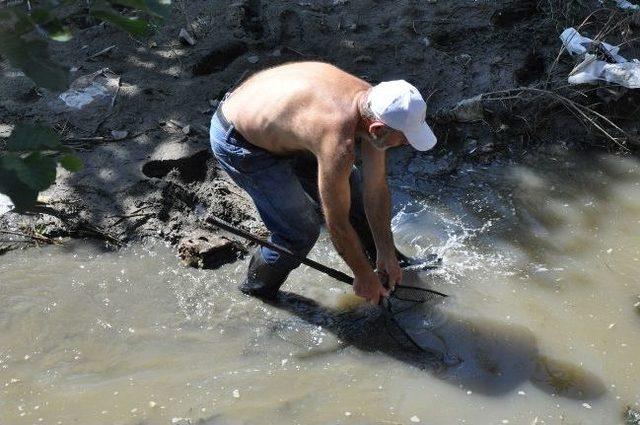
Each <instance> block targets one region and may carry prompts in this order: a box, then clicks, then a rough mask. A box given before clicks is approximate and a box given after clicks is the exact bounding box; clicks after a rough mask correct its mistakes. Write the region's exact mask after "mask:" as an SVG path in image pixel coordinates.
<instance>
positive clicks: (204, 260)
mask: <svg viewBox="0 0 640 425" xmlns="http://www.w3.org/2000/svg"><path fill="white" fill-rule="evenodd" d="M245 253H246V251H245V250H244V248H242V247H241V246H240V244H238V243H237V242H234V241H231V240H229V239H227V238H223V237H220V236H215V235H212V234H210V233H206V232H198V233H196V234H193V235H192V236H191V237H187V238H185V239H183V240H182V241H181V242H180V244H179V245H178V256H179V257H180V260H181V261H182V263H183V264H184V265H186V266H190V267H196V268H200V269H217V268H219V267H221V266H222V265H224V264H227V263H231V262H234V261H235V260H237V259H238V257H240V256H242V255H244V254H245Z"/></svg>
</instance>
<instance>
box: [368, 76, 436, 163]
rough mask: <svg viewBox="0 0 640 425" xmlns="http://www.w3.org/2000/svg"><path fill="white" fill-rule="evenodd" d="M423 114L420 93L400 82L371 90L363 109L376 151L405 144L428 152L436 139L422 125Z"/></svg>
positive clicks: (425, 111)
mask: <svg viewBox="0 0 640 425" xmlns="http://www.w3.org/2000/svg"><path fill="white" fill-rule="evenodd" d="M426 113H427V104H426V102H425V101H424V99H423V98H422V96H421V95H420V92H419V91H418V89H416V88H415V87H414V86H412V85H411V84H409V83H407V82H406V81H404V80H397V81H386V82H383V83H380V84H378V85H377V86H374V87H372V88H371V89H370V90H369V92H368V94H367V98H366V101H365V107H364V108H363V117H364V118H366V119H367V131H368V133H369V135H370V136H371V141H372V143H373V144H374V146H376V147H377V148H378V149H386V148H389V147H394V146H399V145H401V144H403V143H404V142H405V141H406V142H408V143H409V144H410V145H411V146H413V147H414V148H415V149H417V150H420V151H426V150H429V149H431V148H432V147H433V146H435V144H436V142H437V139H436V136H435V135H434V134H433V132H432V131H431V129H430V128H429V126H428V125H427V123H426V122H425V117H426Z"/></svg>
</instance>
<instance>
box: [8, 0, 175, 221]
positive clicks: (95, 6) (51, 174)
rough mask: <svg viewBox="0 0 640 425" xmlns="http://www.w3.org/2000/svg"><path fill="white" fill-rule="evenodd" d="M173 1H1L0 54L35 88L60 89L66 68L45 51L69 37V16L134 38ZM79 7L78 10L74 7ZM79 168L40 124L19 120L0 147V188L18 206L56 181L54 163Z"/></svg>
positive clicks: (160, 17)
mask: <svg viewBox="0 0 640 425" xmlns="http://www.w3.org/2000/svg"><path fill="white" fill-rule="evenodd" d="M170 4H171V0H40V1H38V0H0V59H2V58H4V59H5V60H6V61H7V62H8V63H9V64H10V65H11V66H12V67H14V68H17V69H20V70H21V71H22V72H24V74H25V75H26V76H27V77H28V78H30V79H31V80H33V82H34V83H35V84H36V85H38V86H39V87H43V88H46V89H48V90H51V91H61V90H64V89H66V88H67V87H68V85H69V80H70V73H69V70H68V69H67V68H66V67H64V66H63V65H61V64H59V63H57V62H56V61H55V60H54V59H52V58H51V56H50V55H49V51H48V48H49V45H50V44H51V43H64V42H67V41H69V40H71V39H73V29H74V28H73V27H72V25H71V23H72V22H73V19H71V18H73V17H75V16H77V15H78V14H80V15H85V16H88V17H91V18H94V19H98V20H100V21H104V22H108V23H110V24H112V25H114V26H116V27H118V28H120V29H121V30H123V31H125V32H127V33H129V34H131V35H132V36H135V37H144V36H148V35H150V34H152V33H153V31H154V28H157V27H158V25H159V23H161V22H162V21H163V20H164V19H166V18H167V17H168V16H169V13H170ZM78 11H81V12H78ZM57 164H60V165H61V166H62V167H64V168H66V169H67V170H69V171H79V170H80V169H82V162H81V161H80V159H78V158H77V157H76V156H74V155H73V151H72V150H71V149H69V148H67V147H64V146H63V145H62V143H61V142H60V139H59V137H58V135H57V134H56V133H55V132H54V131H53V130H52V129H50V128H48V127H45V126H42V125H38V124H25V123H22V124H17V125H16V127H15V129H14V131H13V133H12V135H11V136H10V138H9V139H8V141H7V143H6V147H5V149H0V193H4V194H6V195H7V196H9V197H10V198H11V200H12V201H13V203H14V204H15V206H16V210H18V211H24V210H26V209H28V208H30V207H32V206H33V205H34V204H35V202H36V199H37V196H38V193H39V192H40V191H42V190H45V189H47V188H48V187H50V186H51V185H53V184H54V183H55V178H56V166H57Z"/></svg>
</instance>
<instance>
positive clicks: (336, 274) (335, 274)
mask: <svg viewBox="0 0 640 425" xmlns="http://www.w3.org/2000/svg"><path fill="white" fill-rule="evenodd" d="M205 221H206V222H207V223H209V224H213V225H215V226H218V227H219V228H221V229H224V230H226V231H228V232H230V233H233V234H234V235H237V236H240V237H243V238H245V239H247V240H250V241H251V242H254V243H257V244H258V245H261V246H264V247H267V248H269V249H272V250H274V251H276V252H278V253H280V254H284V255H288V256H289V257H290V258H293V259H294V260H296V261H300V262H301V263H302V264H306V265H307V266H309V267H311V268H314V269H316V270H318V271H320V272H323V273H325V274H327V275H329V276H331V277H332V278H334V279H336V280H339V281H340V282H344V283H346V284H348V285H352V286H353V278H352V277H351V276H349V275H348V274H346V273H343V272H341V271H339V270H336V269H334V268H331V267H329V266H325V265H324V264H321V263H318V262H317V261H313V260H310V259H308V258H307V257H302V256H300V255H298V254H296V253H294V252H292V251H290V250H288V249H287V248H285V247H282V246H280V245H276V244H274V243H273V242H269V241H266V240H264V239H262V238H259V237H257V236H255V235H253V234H251V233H249V232H246V231H244V230H242V229H239V228H237V227H235V226H232V225H231V224H229V223H227V222H226V221H224V220H221V219H219V218H218V217H214V216H209V217H207V218H205ZM396 287H397V288H405V289H414V290H416V291H424V292H430V293H432V294H435V295H439V296H441V297H447V295H446V294H443V293H442V292H438V291H435V290H433V289H427V288H420V287H417V286H406V285H396Z"/></svg>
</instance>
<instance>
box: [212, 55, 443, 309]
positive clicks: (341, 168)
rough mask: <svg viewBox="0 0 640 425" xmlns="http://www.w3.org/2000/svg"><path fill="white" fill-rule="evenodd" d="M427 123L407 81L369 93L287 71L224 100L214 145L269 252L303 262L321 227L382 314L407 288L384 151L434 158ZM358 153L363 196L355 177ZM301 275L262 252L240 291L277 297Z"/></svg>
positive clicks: (318, 67)
mask: <svg viewBox="0 0 640 425" xmlns="http://www.w3.org/2000/svg"><path fill="white" fill-rule="evenodd" d="M425 114H426V103H425V102H424V100H423V99H422V96H420V93H419V92H418V90H417V89H416V88H415V87H413V86H412V85H410V84H409V83H407V82H405V81H391V82H385V83H381V84H379V85H377V86H375V87H372V86H371V85H370V84H368V83H367V82H365V81H363V80H361V79H359V78H357V77H355V76H353V75H350V74H348V73H346V72H344V71H342V70H340V69H338V68H336V67H334V66H332V65H329V64H325V63H319V62H299V63H291V64H286V65H282V66H278V67H275V68H271V69H268V70H265V71H262V72H259V73H257V74H255V75H254V76H252V77H251V78H249V79H248V80H247V81H245V82H244V83H243V84H242V85H241V86H240V87H238V88H237V89H235V90H234V91H233V93H231V94H228V95H227V96H226V97H225V100H224V101H223V102H222V103H221V104H220V106H219V107H218V110H217V111H216V113H215V114H214V116H213V118H212V120H211V145H212V149H213V152H214V154H215V156H216V158H217V159H218V162H219V164H220V166H221V167H222V168H223V169H224V170H225V171H226V172H227V173H228V174H229V175H230V177H231V178H232V179H233V180H234V181H235V182H236V183H237V184H238V185H239V186H241V187H242V188H243V189H245V190H246V191H247V192H248V193H249V195H250V196H251V197H252V199H253V201H254V203H255V204H256V207H257V209H258V212H259V213H260V216H261V218H262V220H263V221H264V223H265V225H266V226H267V228H268V229H269V230H270V232H271V237H270V240H271V241H272V242H274V243H276V244H277V245H281V246H284V247H286V248H289V249H290V250H291V251H293V252H295V253H296V254H298V255H299V256H301V257H305V256H306V255H307V254H308V253H309V251H310V250H311V248H312V247H313V245H314V244H315V242H316V240H317V238H318V234H319V228H320V225H321V222H322V218H324V221H325V222H326V226H327V229H328V230H329V233H330V235H331V240H332V241H333V244H334V246H335V248H336V250H337V251H338V253H339V254H340V256H341V257H342V258H343V259H344V260H345V262H346V263H347V265H348V266H349V267H350V268H351V270H352V271H353V274H354V285H353V287H354V291H355V293H356V295H358V296H361V297H363V298H366V299H367V300H368V301H370V302H371V303H373V304H378V302H379V301H380V297H385V296H387V295H388V293H389V290H390V289H392V288H393V286H394V285H395V284H396V283H399V282H400V281H401V279H402V269H401V268H400V265H399V263H398V257H397V255H396V249H395V245H394V242H393V235H392V233H391V226H390V221H391V220H390V219H391V205H390V196H389V190H388V188H387V182H386V169H385V167H386V164H385V163H386V157H385V150H386V149H388V148H391V147H395V146H400V145H403V144H406V143H410V144H411V145H412V146H413V147H414V148H416V149H418V150H428V149H430V148H432V147H433V146H434V145H435V143H436V138H435V136H434V135H433V132H432V131H431V129H430V128H429V126H428V125H427V124H426V122H425ZM358 144H359V145H360V152H361V156H362V186H361V185H360V180H361V179H360V175H359V174H360V173H359V172H358V171H357V169H355V167H354V162H355V160H356V146H357V145H358ZM318 204H320V205H321V207H322V208H321V211H320V212H319V211H318V209H317V208H315V207H316V206H317V205H318ZM367 254H368V255H369V256H370V258H368V257H367ZM372 256H373V257H372ZM371 257H372V258H371ZM370 260H371V261H375V266H376V269H377V272H376V271H374V268H373V266H372V264H371V263H370ZM298 266H299V262H297V261H295V260H292V259H291V258H287V257H286V256H284V255H279V254H278V253H277V252H275V251H273V250H270V249H268V248H265V247H262V248H260V249H258V250H257V251H255V252H254V254H253V256H252V258H251V261H250V263H249V269H248V271H247V278H246V280H245V281H244V282H243V283H242V285H241V286H240V289H241V290H242V291H243V292H245V293H248V294H252V295H256V296H260V297H264V298H272V297H275V295H276V293H277V292H278V290H279V288H280V286H281V285H282V284H283V283H284V281H285V280H286V278H287V276H288V275H289V272H290V271H291V270H293V269H294V268H296V267H298ZM381 279H383V280H387V282H388V283H387V286H386V287H385V285H383V283H382V281H381Z"/></svg>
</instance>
